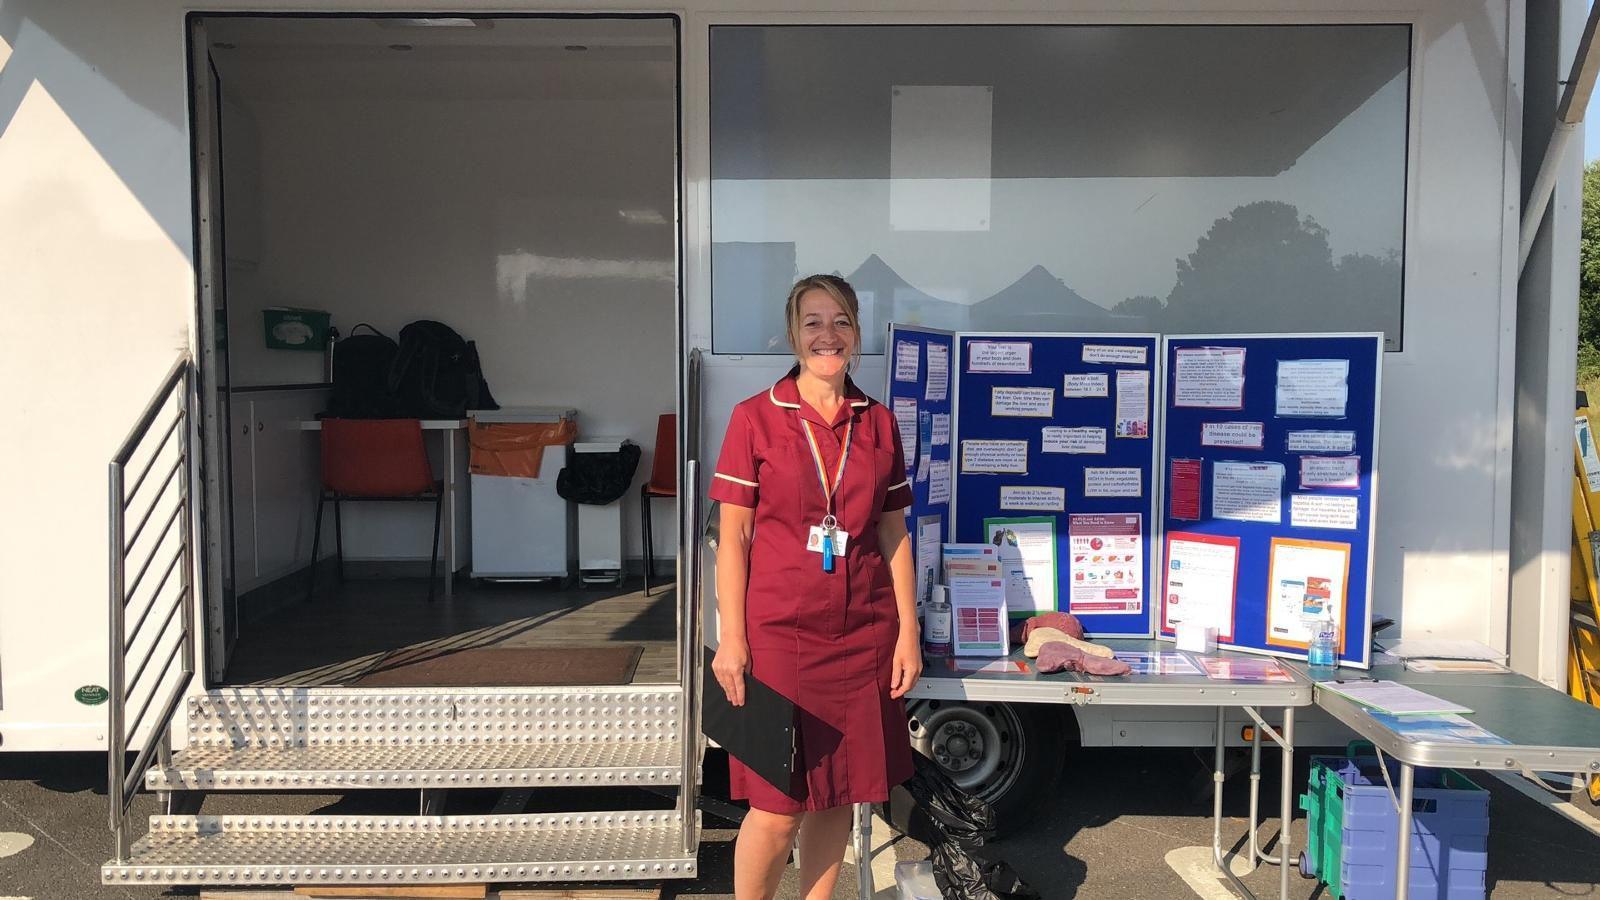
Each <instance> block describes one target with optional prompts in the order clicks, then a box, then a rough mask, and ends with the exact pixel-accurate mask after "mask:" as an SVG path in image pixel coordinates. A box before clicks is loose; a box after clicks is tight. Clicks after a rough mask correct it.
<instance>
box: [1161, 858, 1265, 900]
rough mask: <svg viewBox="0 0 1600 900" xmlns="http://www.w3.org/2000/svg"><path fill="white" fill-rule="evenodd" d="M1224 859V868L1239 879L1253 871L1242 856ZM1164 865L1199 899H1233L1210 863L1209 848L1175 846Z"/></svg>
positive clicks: (1213, 864)
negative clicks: (1225, 864) (1228, 869)
mask: <svg viewBox="0 0 1600 900" xmlns="http://www.w3.org/2000/svg"><path fill="white" fill-rule="evenodd" d="M1225 858H1226V859H1227V860H1228V868H1230V869H1232V870H1233V874H1235V875H1239V876H1241V877H1242V876H1245V875H1249V874H1250V873H1251V872H1254V871H1255V867H1254V866H1252V865H1250V862H1249V860H1247V859H1246V858H1245V857H1243V856H1231V857H1225ZM1167 865H1168V866H1170V867H1171V868H1172V871H1174V872H1176V873H1178V877H1179V878H1182V879H1183V883H1184V884H1187V885H1188V886H1189V889H1190V890H1192V891H1194V893H1195V896H1197V897H1199V898H1200V900H1235V898H1234V894H1233V890H1232V889H1231V888H1229V887H1228V885H1227V884H1226V883H1225V882H1224V881H1223V880H1222V873H1221V872H1218V871H1217V867H1216V864H1215V863H1213V862H1212V861H1211V848H1210V847H1179V848H1178V849H1176V850H1173V851H1171V852H1169V853H1168V854H1167Z"/></svg>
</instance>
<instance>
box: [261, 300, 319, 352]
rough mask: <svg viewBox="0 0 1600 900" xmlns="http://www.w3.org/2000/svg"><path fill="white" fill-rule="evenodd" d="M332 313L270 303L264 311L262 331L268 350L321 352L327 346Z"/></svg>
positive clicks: (262, 312) (262, 313) (262, 314)
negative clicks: (271, 304)
mask: <svg viewBox="0 0 1600 900" xmlns="http://www.w3.org/2000/svg"><path fill="white" fill-rule="evenodd" d="M331 321H332V316H331V315H330V314H329V313H328V312H326V311H324V310H320V309H296V308H294V307H289V306H271V307H268V308H266V309H263V310H262V311H261V326H262V331H263V332H264V334H265V335H266V342H267V349H268V350H309V351H314V352H317V353H321V352H322V351H323V350H325V349H326V348H327V346H328V326H329V324H330V322H331Z"/></svg>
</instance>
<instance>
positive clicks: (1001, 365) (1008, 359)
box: [967, 341, 1033, 375]
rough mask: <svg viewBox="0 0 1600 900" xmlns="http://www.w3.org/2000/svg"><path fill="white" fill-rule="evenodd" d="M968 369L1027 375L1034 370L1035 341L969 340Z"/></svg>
mask: <svg viewBox="0 0 1600 900" xmlns="http://www.w3.org/2000/svg"><path fill="white" fill-rule="evenodd" d="M967 371H968V372H1004V373H1011V374H1016V375H1027V374H1029V373H1031V372H1032V371H1033V343H1032V342H1030V341H967Z"/></svg>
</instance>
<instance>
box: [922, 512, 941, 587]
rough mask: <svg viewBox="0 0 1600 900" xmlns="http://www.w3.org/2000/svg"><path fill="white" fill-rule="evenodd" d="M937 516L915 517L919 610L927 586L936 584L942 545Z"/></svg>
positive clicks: (939, 576)
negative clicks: (940, 546)
mask: <svg viewBox="0 0 1600 900" xmlns="http://www.w3.org/2000/svg"><path fill="white" fill-rule="evenodd" d="M939 520H940V517H939V516H936V515H934V516H918V517H917V606H918V607H919V608H920V607H921V606H922V603H923V601H924V600H925V599H926V598H927V596H928V586H929V585H930V584H937V583H938V582H939V579H940V578H941V577H942V576H941V575H940V573H939V545H940V544H943V543H944V526H943V525H941V524H940V522H939Z"/></svg>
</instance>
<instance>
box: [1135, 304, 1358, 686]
mask: <svg viewBox="0 0 1600 900" xmlns="http://www.w3.org/2000/svg"><path fill="white" fill-rule="evenodd" d="M1162 355H1163V363H1164V364H1163V370H1164V376H1163V377H1164V379H1165V388H1164V395H1165V399H1164V404H1163V405H1164V415H1163V420H1162V423H1161V428H1160V432H1161V435H1162V437H1161V440H1162V448H1163V452H1162V454H1161V458H1162V469H1163V474H1162V478H1163V481H1162V496H1161V527H1162V550H1163V551H1164V552H1163V559H1164V560H1165V562H1164V566H1163V571H1162V573H1161V575H1162V579H1161V581H1160V582H1159V584H1158V586H1157V591H1156V593H1157V594H1158V599H1159V603H1158V605H1157V609H1156V624H1157V627H1158V630H1159V631H1160V632H1161V633H1162V634H1171V633H1172V627H1171V626H1172V624H1173V622H1174V621H1180V620H1181V619H1182V617H1183V616H1184V615H1186V614H1187V615H1191V616H1197V617H1202V618H1205V619H1206V620H1208V621H1226V622H1227V623H1228V624H1227V625H1226V628H1225V629H1224V630H1223V633H1222V635H1221V636H1220V638H1219V643H1222V644H1225V645H1228V646H1232V647H1235V648H1238V649H1244V650H1253V651H1258V652H1262V653H1268V654H1273V655H1279V656H1291V657H1304V656H1305V655H1306V651H1305V647H1306V642H1307V641H1308V640H1309V634H1310V629H1311V627H1312V623H1313V622H1315V621H1316V620H1317V619H1318V618H1319V617H1320V616H1322V615H1323V614H1324V613H1323V611H1324V610H1328V611H1330V612H1331V613H1332V615H1333V617H1334V618H1335V619H1336V620H1337V622H1338V625H1339V632H1340V642H1341V645H1340V652H1339V657H1340V660H1341V662H1343V663H1345V664H1348V665H1355V666H1361V667H1365V666H1367V665H1368V663H1369V648H1370V646H1371V630H1372V625H1371V618H1372V617H1371V614H1370V612H1371V587H1372V534H1373V531H1372V529H1373V521H1372V520H1373V510H1374V489H1375V479H1374V475H1375V473H1376V465H1375V460H1376V458H1377V453H1378V397H1379V385H1380V383H1381V378H1380V373H1381V366H1382V360H1383V338H1382V335H1376V334H1361V335H1303V336H1302V335H1254V336H1249V335H1244V336H1236V335H1205V336H1182V337H1178V336H1174V337H1169V338H1167V339H1166V341H1165V342H1164V345H1163V351H1162ZM1230 561H1231V564H1232V568H1233V573H1234V574H1233V578H1232V583H1233V591H1234V598H1233V603H1232V606H1231V610H1223V607H1224V606H1225V605H1226V601H1225V599H1219V598H1222V597H1224V592H1223V591H1219V590H1218V585H1221V584H1225V583H1226V582H1227V580H1228V576H1227V568H1228V565H1229V563H1230ZM1219 612H1226V616H1225V617H1224V618H1221V619H1218V618H1217V617H1218V615H1219Z"/></svg>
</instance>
